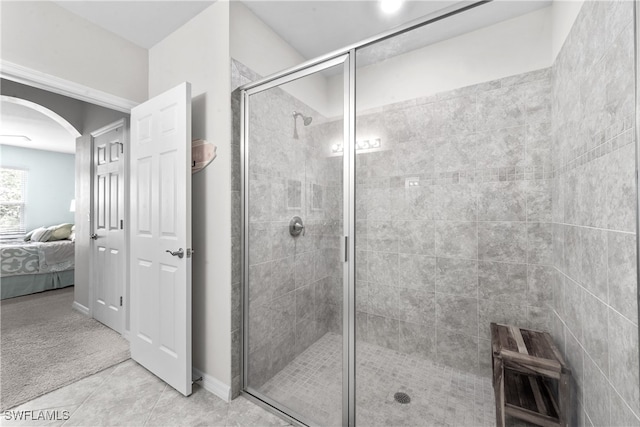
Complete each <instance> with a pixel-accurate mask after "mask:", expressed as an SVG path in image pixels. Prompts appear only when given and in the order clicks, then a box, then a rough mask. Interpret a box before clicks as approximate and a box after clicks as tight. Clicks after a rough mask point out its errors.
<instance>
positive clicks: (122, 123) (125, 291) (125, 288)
mask: <svg viewBox="0 0 640 427" xmlns="http://www.w3.org/2000/svg"><path fill="white" fill-rule="evenodd" d="M119 127H123V128H124V132H123V134H122V143H123V144H124V145H123V155H124V168H123V169H124V170H123V177H122V182H123V190H124V191H123V193H124V215H123V217H124V226H125V233H124V255H123V263H124V271H123V276H124V277H123V283H122V289H121V290H120V295H122V296H123V297H124V303H123V304H122V316H123V319H122V331H119V332H120V333H121V334H122V335H123V336H126V337H127V339H128V337H129V333H128V332H129V325H128V323H127V318H128V317H129V310H128V308H129V233H128V232H126V230H127V227H128V226H129V131H130V128H129V121H128V120H127V119H126V118H122V119H120V120H117V121H115V122H113V123H109V124H108V125H106V126H103V127H101V128H100V129H96V130H94V131H92V132H90V135H91V172H90V173H91V180H90V185H91V213H90V219H91V220H90V225H89V228H90V229H91V232H92V233H93V232H95V223H94V216H93V208H94V205H93V202H94V197H95V191H94V185H95V182H94V179H95V164H94V157H93V156H94V150H95V143H94V141H95V138H97V137H99V136H100V135H104V134H105V133H107V132H110V131H112V130H114V129H117V128H119ZM95 242H96V241H95V240H91V242H90V244H91V256H90V257H89V307H88V311H89V313H88V314H89V315H90V316H91V317H94V313H95V311H94V295H95V292H94V290H95V286H96V282H95V280H93V279H94V277H95V269H96V266H95V260H94V256H93V255H94V245H95Z"/></svg>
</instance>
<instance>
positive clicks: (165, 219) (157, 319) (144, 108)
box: [129, 83, 191, 396]
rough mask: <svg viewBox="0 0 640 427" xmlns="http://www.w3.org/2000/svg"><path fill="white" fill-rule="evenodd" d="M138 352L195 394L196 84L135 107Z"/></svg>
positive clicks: (134, 319)
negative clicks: (193, 123)
mask: <svg viewBox="0 0 640 427" xmlns="http://www.w3.org/2000/svg"><path fill="white" fill-rule="evenodd" d="M130 164H131V175H130V181H131V228H130V229H129V230H130V242H131V251H130V266H131V268H130V287H131V357H132V358H133V359H134V360H135V361H136V362H138V363H140V364H141V365H142V366H144V367H145V368H147V369H148V370H150V371H151V372H153V373H154V374H155V375H157V376H158V377H160V378H161V379H163V380H164V381H165V382H167V383H168V384H169V385H170V386H172V387H173V388H175V389H176V390H178V391H179V392H180V393H182V394H184V395H185V396H188V395H190V394H191V85H190V84H189V83H182V84H180V85H179V86H177V87H175V88H173V89H171V90H169V91H167V92H165V93H163V94H161V95H158V96H156V97H155V98H152V99H150V100H149V101H147V102H145V103H143V104H141V105H139V106H137V107H135V108H134V109H133V110H132V111H131V163H130Z"/></svg>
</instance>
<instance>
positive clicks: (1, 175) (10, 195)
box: [0, 168, 27, 234]
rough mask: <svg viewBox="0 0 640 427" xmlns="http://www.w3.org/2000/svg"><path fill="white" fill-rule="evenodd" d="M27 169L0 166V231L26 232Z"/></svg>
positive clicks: (4, 232)
mask: <svg viewBox="0 0 640 427" xmlns="http://www.w3.org/2000/svg"><path fill="white" fill-rule="evenodd" d="M26 186H27V171H25V170H21V169H6V168H0V233H2V234H6V233H24V232H25V229H24V206H25V193H26V191H25V190H26Z"/></svg>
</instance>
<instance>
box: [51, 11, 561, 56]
mask: <svg viewBox="0 0 640 427" xmlns="http://www.w3.org/2000/svg"><path fill="white" fill-rule="evenodd" d="M52 1H54V2H55V3H57V4H58V5H60V6H62V7H64V8H65V9H67V10H69V11H71V12H72V13H74V14H76V15H79V16H81V17H83V18H85V19H87V20H88V21H90V22H92V23H94V24H96V25H98V26H100V27H102V28H105V29H106V30H108V31H111V32H113V33H115V34H117V35H119V36H121V37H123V38H125V39H127V40H129V41H131V42H133V43H135V44H136V45H138V46H141V47H143V48H146V49H148V48H150V47H152V46H154V45H155V44H157V43H158V42H159V41H161V40H163V39H164V38H165V37H167V36H168V35H169V34H171V33H172V32H173V31H175V30H176V29H178V28H179V27H181V26H182V25H183V24H185V23H186V22H187V21H189V20H190V19H191V18H193V17H194V16H196V15H198V14H199V13H200V12H202V11H203V10H204V9H206V8H207V7H208V6H210V5H211V4H213V3H214V2H215V0H201V1H186V0H185V1H183V0H180V1H175V0H157V1H100V0H85V1H69V0H52ZM232 1H242V3H244V4H245V5H246V6H247V7H248V8H249V9H251V10H252V11H253V13H254V14H256V15H257V16H258V17H259V18H260V19H261V20H262V21H264V22H265V23H266V24H267V25H268V26H269V27H271V28H272V29H273V30H274V31H275V32H276V33H277V34H278V35H279V36H280V37H282V38H283V39H284V40H286V41H287V42H288V43H289V44H290V45H291V46H292V47H293V48H295V49H296V50H297V51H298V52H299V53H300V54H301V55H302V56H303V57H305V58H306V59H311V58H315V57H317V56H320V55H323V54H325V53H328V52H331V51H333V50H336V49H339V48H342V47H344V46H347V45H349V44H352V43H356V42H358V41H361V40H364V39H366V38H368V37H371V36H374V35H376V34H379V33H381V32H384V31H387V30H389V29H392V28H394V27H397V26H399V25H401V24H404V23H406V22H408V21H411V20H413V19H417V18H420V17H422V16H425V15H428V14H431V13H434V12H437V11H439V10H441V9H443V8H446V7H450V6H452V5H455V4H460V5H463V4H470V3H473V1H470V0H466V1H453V0H446V1H445V0H407V1H406V2H405V3H404V4H403V6H402V8H401V9H400V10H399V11H398V12H397V13H395V14H393V15H386V14H384V13H382V12H381V10H380V7H379V2H378V1H377V0H356V1H354V0H295V1H293V0H284V1H283V0H232ZM551 2H552V0H537V1H531V0H502V1H500V0H498V1H494V2H492V3H489V4H488V5H486V6H482V7H480V8H479V9H482V10H484V11H485V12H486V13H481V14H474V15H473V17H472V18H470V19H467V20H466V21H465V20H463V19H459V20H457V21H456V25H447V24H441V25H440V26H439V28H437V29H436V28H433V30H432V31H430V37H429V40H422V42H421V45H420V46H417V44H418V42H414V43H413V44H409V45H407V44H404V43H403V45H404V46H405V49H404V51H408V50H411V49H415V48H416V47H422V46H425V45H427V44H429V43H435V42H436V41H440V40H443V39H446V38H448V37H454V36H456V35H459V34H463V33H465V32H469V31H473V30H475V29H477V28H480V27H483V26H486V25H490V24H493V23H496V22H499V21H501V20H505V19H508V18H511V17H515V16H518V15H521V14H524V13H527V12H530V11H533V10H535V9H539V8H542V7H545V6H549V5H550V4H551ZM399 53H402V52H396V54H399Z"/></svg>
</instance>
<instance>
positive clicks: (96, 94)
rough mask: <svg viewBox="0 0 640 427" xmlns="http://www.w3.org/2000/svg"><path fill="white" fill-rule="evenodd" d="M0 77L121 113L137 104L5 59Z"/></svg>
mask: <svg viewBox="0 0 640 427" xmlns="http://www.w3.org/2000/svg"><path fill="white" fill-rule="evenodd" d="M0 77H2V78H3V79H7V80H12V81H14V82H17V83H22V84H25V85H27V86H33V87H36V88H38V89H44V90H47V91H49V92H53V93H57V94H59V95H64V96H68V97H70V98H74V99H79V100H80V101H85V102H89V103H91V104H95V105H99V106H101V107H106V108H110V109H112V110H116V111H122V112H123V113H130V112H131V109H132V108H133V107H135V106H136V105H138V104H139V102H136V101H131V100H129V99H125V98H121V97H119V96H116V95H112V94H110V93H107V92H103V91H101V90H97V89H93V88H91V87H89V86H84V85H81V84H79V83H76V82H72V81H71V80H66V79H63V78H60V77H56V76H53V75H51V74H47V73H43V72H41V71H38V70H34V69H33V68H29V67H25V66H23V65H19V64H15V63H13V62H9V61H5V60H0Z"/></svg>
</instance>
